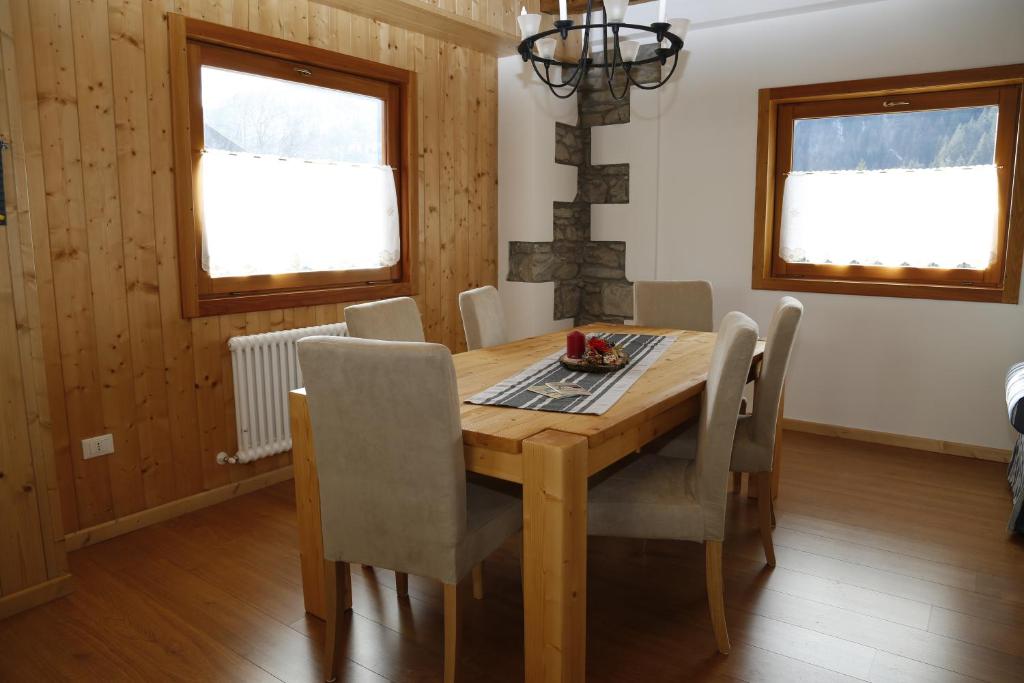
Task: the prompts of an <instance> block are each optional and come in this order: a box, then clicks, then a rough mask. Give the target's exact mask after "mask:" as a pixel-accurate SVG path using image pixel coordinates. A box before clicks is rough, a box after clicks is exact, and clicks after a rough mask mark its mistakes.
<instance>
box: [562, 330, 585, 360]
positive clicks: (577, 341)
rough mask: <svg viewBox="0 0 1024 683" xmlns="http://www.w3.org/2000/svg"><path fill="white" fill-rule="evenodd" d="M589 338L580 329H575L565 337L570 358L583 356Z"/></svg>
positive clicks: (566, 349)
mask: <svg viewBox="0 0 1024 683" xmlns="http://www.w3.org/2000/svg"><path fill="white" fill-rule="evenodd" d="M586 343H587V338H586V337H585V336H583V333H582V332H580V331H579V330H573V331H572V332H570V333H569V334H568V336H566V338H565V355H567V356H568V357H569V358H583V349H584V347H585V346H586Z"/></svg>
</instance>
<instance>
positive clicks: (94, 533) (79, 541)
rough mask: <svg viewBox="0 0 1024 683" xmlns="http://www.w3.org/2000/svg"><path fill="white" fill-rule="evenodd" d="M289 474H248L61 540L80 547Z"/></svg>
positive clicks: (282, 471) (283, 470) (249, 490)
mask: <svg viewBox="0 0 1024 683" xmlns="http://www.w3.org/2000/svg"><path fill="white" fill-rule="evenodd" d="M291 478H292V466H291V465H288V466H287V467H282V468H280V469H277V470H274V471H272V472H265V473H264V474H258V475H256V476H255V477H250V478H249V479H244V480H242V481H239V482H236V483H234V484H228V485H227V486H221V487H219V488H215V489H210V490H209V491H203V492H202V493H196V494H194V495H191V496H188V497H187V498H182V499H181V500H174V501H171V502H170V503H165V504H164V505H159V506H157V507H155V508H150V509H149V510H143V511H141V512H136V513H135V514H132V515H127V516H125V517H121V518H118V519H114V520H111V521H109V522H104V523H103V524H97V525H96V526H93V527H89V528H88V529H81V530H79V531H73V532H71V533H70V534H67V535H66V536H65V537H64V541H65V543H66V544H67V550H68V552H71V551H72V550H79V549H80V548H84V547H86V546H89V545H93V544H94V543H99V542H100V541H106V540H108V539H111V538H115V537H117V536H121V535H123V534H127V533H131V532H132V531H136V530H138V529H142V528H143V527H147V526H150V525H152V524H159V523H160V522H166V521H167V520H169V519H174V518H175V517H180V516H181V515H184V514H188V513H189V512H194V511H195V510H200V509H202V508H205V507H209V506H211V505H216V504H217V503H223V502H224V501H226V500H230V499H232V498H236V497H238V496H244V495H245V494H247V493H252V492H253V491H258V490H260V489H264V488H267V487H268V486H273V485H274V484H278V483H280V482H282V481H287V480H288V479H291Z"/></svg>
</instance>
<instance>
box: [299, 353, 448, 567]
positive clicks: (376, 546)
mask: <svg viewBox="0 0 1024 683" xmlns="http://www.w3.org/2000/svg"><path fill="white" fill-rule="evenodd" d="M298 349H299V363H300V364H301V367H302V375H303V377H304V378H305V382H306V392H307V396H308V401H309V412H310V420H311V422H312V426H313V443H314V446H315V449H316V466H317V473H318V475H319V478H320V514H321V518H322V527H323V540H324V556H325V557H326V558H327V559H330V560H335V561H345V562H357V563H361V564H369V565H373V566H378V567H384V568H387V569H394V570H395V571H400V572H406V573H409V574H416V575H417V576H426V577H431V578H436V579H439V580H450V578H449V577H450V576H451V575H453V574H454V572H455V569H454V562H455V548H456V546H457V545H458V543H459V542H460V541H461V539H462V538H463V537H464V535H465V533H466V470H465V461H464V456H463V451H462V428H461V421H460V418H459V398H458V390H457V388H456V380H455V368H454V366H453V365H452V357H451V353H450V352H449V351H448V349H447V348H446V347H444V346H442V345H440V344H424V343H410V342H385V341H376V340H369V339H354V338H344V337H308V338H306V339H303V340H301V341H299V343H298Z"/></svg>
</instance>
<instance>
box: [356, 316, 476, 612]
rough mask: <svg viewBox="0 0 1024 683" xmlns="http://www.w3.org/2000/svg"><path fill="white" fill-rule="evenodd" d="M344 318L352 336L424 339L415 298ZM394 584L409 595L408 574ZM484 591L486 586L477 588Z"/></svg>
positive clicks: (402, 594) (403, 594) (390, 339)
mask: <svg viewBox="0 0 1024 683" xmlns="http://www.w3.org/2000/svg"><path fill="white" fill-rule="evenodd" d="M345 322H346V323H347V325H348V334H349V336H350V337H359V338H361V339H380V340H383V341H404V342H422V341H426V339H425V337H424V334H423V321H422V320H421V319H420V309H419V307H418V306H417V305H416V301H415V300H413V299H410V298H409V297H407V296H403V297H398V298H395V299H384V300H382V301H371V302H369V303H365V304H354V305H352V306H346V307H345ZM473 580H474V586H475V585H476V583H477V582H482V581H483V573H482V572H481V571H480V570H477V573H475V574H474V575H473ZM395 586H396V587H397V588H398V594H399V595H400V596H402V597H405V596H407V595H409V576H408V575H406V574H404V573H402V572H395ZM473 592H474V593H479V594H481V595H482V594H483V587H482V584H481V587H480V588H474V591H473Z"/></svg>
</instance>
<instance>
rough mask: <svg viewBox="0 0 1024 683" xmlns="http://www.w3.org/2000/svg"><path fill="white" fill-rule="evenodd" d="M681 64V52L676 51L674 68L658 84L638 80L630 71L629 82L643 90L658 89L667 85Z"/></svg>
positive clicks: (673, 62) (673, 61) (628, 74)
mask: <svg viewBox="0 0 1024 683" xmlns="http://www.w3.org/2000/svg"><path fill="white" fill-rule="evenodd" d="M677 66H679V53H678V52H676V53H675V54H674V55H673V59H672V68H671V69H669V72H668V76H665V77H664V78H662V79H661V80H660V81H658V83H657V84H656V85H644V84H643V83H639V82H637V81H636V80H635V79H634V78H633V76H632V74H630V73H629V71H627V72H626V76H627V77H628V78H629V82H630V83H632V84H633V85H635V86H636V87H638V88H640V89H641V90H657V89H658V88H660V87H661V86H663V85H665V84H666V83H668V82H669V80H670V79H671V78H672V74H674V73H675V72H676V67H677ZM613 94H614V93H613Z"/></svg>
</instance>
